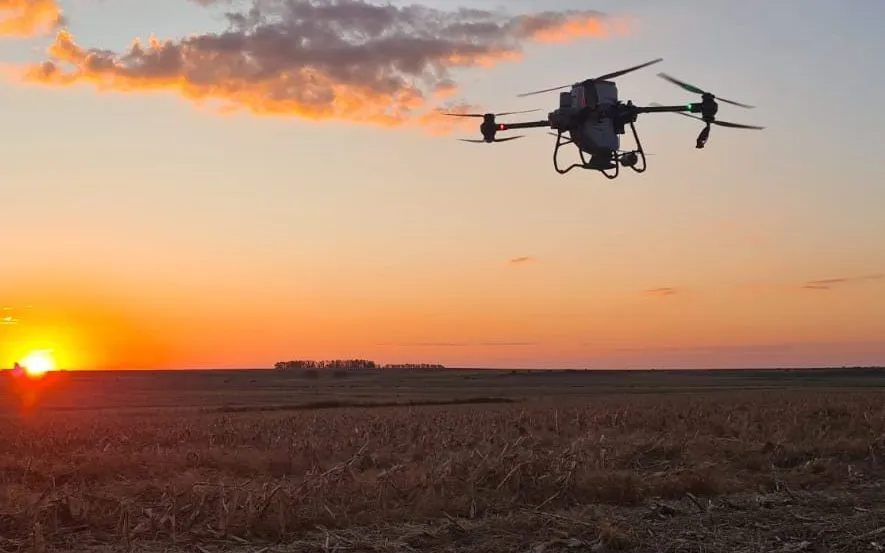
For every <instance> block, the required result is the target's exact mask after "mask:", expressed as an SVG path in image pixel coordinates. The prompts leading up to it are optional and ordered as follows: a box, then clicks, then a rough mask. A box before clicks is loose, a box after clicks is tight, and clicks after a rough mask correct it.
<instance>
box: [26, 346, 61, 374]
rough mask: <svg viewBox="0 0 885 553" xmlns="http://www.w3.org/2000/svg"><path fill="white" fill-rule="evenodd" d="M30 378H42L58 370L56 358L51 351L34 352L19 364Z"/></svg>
mask: <svg viewBox="0 0 885 553" xmlns="http://www.w3.org/2000/svg"><path fill="white" fill-rule="evenodd" d="M19 365H21V367H22V368H23V369H24V370H25V372H26V373H27V374H28V375H29V376H41V375H44V374H46V373H48V372H50V371H54V370H56V363H55V358H54V357H53V356H52V351H51V350H46V349H43V350H34V351H32V352H30V353H28V354H27V355H26V356H24V357H23V358H22V360H21V361H20V362H19Z"/></svg>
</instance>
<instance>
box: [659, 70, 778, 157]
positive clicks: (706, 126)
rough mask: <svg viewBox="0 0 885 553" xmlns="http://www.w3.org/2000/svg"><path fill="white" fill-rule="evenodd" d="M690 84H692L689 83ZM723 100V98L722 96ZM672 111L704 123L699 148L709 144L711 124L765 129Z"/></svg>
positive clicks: (698, 141) (736, 127) (699, 138)
mask: <svg viewBox="0 0 885 553" xmlns="http://www.w3.org/2000/svg"><path fill="white" fill-rule="evenodd" d="M689 86H690V85H689ZM720 100H721V98H720ZM651 105H652V106H660V105H661V104H659V103H657V102H652V103H651ZM671 113H675V114H676V115H682V116H683V117H688V118H689V119H694V120H696V121H700V122H701V123H703V124H704V128H703V129H701V132H700V134H698V139H697V144H696V145H695V146H696V147H697V148H698V149H700V148H703V147H704V146H705V145H706V144H707V140H709V139H710V125H719V126H720V127H730V128H732V129H753V130H757V131H761V130H763V129H765V127H760V126H758V125H744V124H743V123H732V122H731V121H719V120H717V119H712V118H711V119H703V118H701V117H698V116H696V115H690V114H688V113H684V112H681V111H674V112H671Z"/></svg>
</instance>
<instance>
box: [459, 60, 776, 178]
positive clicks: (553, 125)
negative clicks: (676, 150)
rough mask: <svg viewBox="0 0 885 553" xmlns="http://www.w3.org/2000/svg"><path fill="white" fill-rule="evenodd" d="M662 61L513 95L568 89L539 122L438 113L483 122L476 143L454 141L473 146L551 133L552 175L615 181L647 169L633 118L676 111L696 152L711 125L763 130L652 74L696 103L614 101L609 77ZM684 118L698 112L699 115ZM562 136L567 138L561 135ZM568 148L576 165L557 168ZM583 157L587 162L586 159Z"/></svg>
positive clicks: (615, 96) (706, 94) (687, 88)
mask: <svg viewBox="0 0 885 553" xmlns="http://www.w3.org/2000/svg"><path fill="white" fill-rule="evenodd" d="M662 61H664V60H663V58H658V59H655V60H652V61H649V62H646V63H643V64H640V65H636V66H633V67H630V68H627V69H622V70H620V71H615V72H613V73H608V74H605V75H601V76H599V77H596V78H591V79H586V80H584V81H582V82H578V83H575V84H572V85H564V86H557V87H553V88H547V89H544V90H537V91H534V92H527V93H524V94H519V95H518V97H520V98H523V97H527V96H533V95H535V94H543V93H546V92H554V91H557V90H563V89H565V88H571V90H570V91H563V92H560V94H559V107H558V108H557V109H555V110H554V111H552V112H550V113H549V114H548V115H547V119H545V120H541V121H526V122H521V123H499V122H498V121H497V117H503V116H506V115H515V114H518V113H530V112H533V111H540V110H526V111H511V112H506V113H444V115H449V116H453V117H476V118H482V120H483V121H482V123H481V124H480V126H479V132H480V133H481V134H482V139H481V140H479V139H476V140H474V139H466V138H460V139H459V140H461V141H463V142H473V143H479V144H484V143H496V142H507V141H511V140H516V139H517V138H523V137H524V136H525V135H516V136H509V137H506V138H498V137H497V133H498V132H499V131H508V130H515V129H533V128H550V129H553V130H555V131H556V133H555V134H554V133H552V132H549V133H548V134H551V135H553V136H555V137H556V145H555V146H554V148H553V167H554V169H556V172H557V173H559V174H560V175H564V174H565V173H568V172H569V171H571V170H572V169H577V168H581V169H587V170H593V171H599V172H600V173H602V174H603V175H605V176H606V177H608V178H609V179H614V178H617V177H618V175H619V174H620V168H621V167H629V168H630V169H633V170H634V171H636V172H637V173H642V172H644V171H645V170H646V168H647V167H648V165H647V163H646V155H647V154H646V152H645V150H644V149H643V147H642V142H641V141H640V140H639V134H638V133H637V132H636V125H635V123H636V120H637V119H638V117H639V115H640V114H643V113H676V114H679V115H684V116H686V117H690V118H692V119H696V120H698V121H700V122H702V123H703V124H704V127H703V129H701V132H700V134H698V137H697V140H696V143H695V147H696V148H697V149H702V148H703V147H704V146H706V144H707V141H708V140H709V138H710V129H711V127H712V125H717V126H720V127H730V128H738V129H755V130H762V129H764V128H765V127H758V126H755V125H744V124H740V123H731V122H728V121H720V120H718V119H716V114H717V113H718V111H719V104H718V103H717V100H718V101H719V102H725V103H727V104H732V105H735V106H739V107H742V108H746V109H752V108H753V107H754V106H751V105H747V104H742V103H740V102H735V101H733V100H726V99H725V98H721V97H719V98H717V97H716V96H715V95H713V94H712V93H711V92H707V91H705V90H702V89H700V88H698V87H697V86H694V85H691V84H688V83H686V82H684V81H681V80H679V79H676V78H674V77H671V76H670V75H667V74H666V73H658V76H659V77H661V78H662V79H665V80H667V81H669V82H670V83H673V84H675V85H676V86H678V87H680V88H682V89H683V90H685V91H687V92H691V93H693V94H699V95H700V97H701V101H700V102H693V103H689V104H683V105H672V106H664V105H660V104H657V103H653V104H650V105H648V106H637V105H634V104H633V102H632V101H631V100H628V101H627V102H626V103H623V102H621V101H620V99H619V98H618V87H617V85H616V84H615V82H614V81H613V80H612V79H615V78H617V77H620V76H622V75H626V74H627V73H631V72H633V71H636V70H638V69H643V68H645V67H648V66H649V65H653V64H656V63H659V62H662ZM690 114H699V116H698V115H690ZM628 125H629V127H630V131H631V132H632V134H633V139H634V141H635V143H636V146H635V148H634V149H632V150H622V149H621V139H620V135H623V134H625V132H626V128H627V126H628ZM564 135H567V137H566V136H564ZM569 144H574V145H575V147H576V148H577V150H578V155H579V156H580V159H581V163H573V164H572V165H569V166H568V167H566V168H565V169H563V168H561V167H560V164H559V149H560V148H561V147H563V146H567V145H569ZM588 155H589V159H587V156H588ZM648 155H650V154H648Z"/></svg>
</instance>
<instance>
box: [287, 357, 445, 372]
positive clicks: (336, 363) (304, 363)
mask: <svg viewBox="0 0 885 553" xmlns="http://www.w3.org/2000/svg"><path fill="white" fill-rule="evenodd" d="M381 368H384V369H445V368H446V367H445V366H444V365H440V364H434V363H403V364H388V365H379V364H378V363H376V362H375V361H371V360H369V359H332V360H328V361H314V360H310V359H294V360H291V361H279V362H278V363H274V369H276V370H278V371H303V370H326V369H331V370H335V371H352V370H369V369H381Z"/></svg>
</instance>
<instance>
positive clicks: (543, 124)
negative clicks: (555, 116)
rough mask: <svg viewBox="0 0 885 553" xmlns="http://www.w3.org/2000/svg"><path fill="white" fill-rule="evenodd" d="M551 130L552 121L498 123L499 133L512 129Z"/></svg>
mask: <svg viewBox="0 0 885 553" xmlns="http://www.w3.org/2000/svg"><path fill="white" fill-rule="evenodd" d="M542 128H550V121H526V122H524V123H498V126H497V129H496V130H499V131H509V130H511V129H542Z"/></svg>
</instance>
